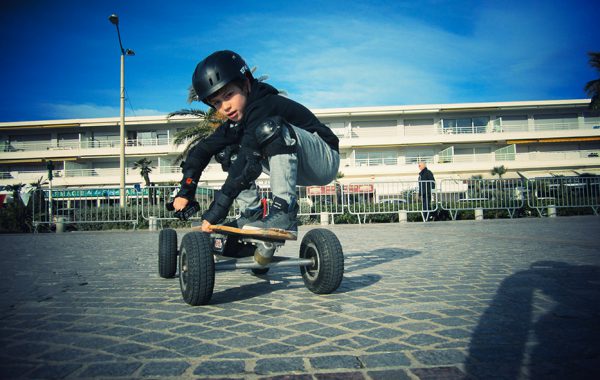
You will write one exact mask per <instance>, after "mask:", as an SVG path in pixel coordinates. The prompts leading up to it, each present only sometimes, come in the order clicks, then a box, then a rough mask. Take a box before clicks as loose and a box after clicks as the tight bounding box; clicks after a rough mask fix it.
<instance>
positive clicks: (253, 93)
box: [248, 79, 279, 105]
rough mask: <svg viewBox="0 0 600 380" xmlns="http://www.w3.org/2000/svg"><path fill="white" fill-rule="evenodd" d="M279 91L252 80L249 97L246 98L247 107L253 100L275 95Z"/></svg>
mask: <svg viewBox="0 0 600 380" xmlns="http://www.w3.org/2000/svg"><path fill="white" fill-rule="evenodd" d="M277 94H279V90H277V89H276V88H275V87H273V86H271V85H270V84H267V83H264V82H259V81H257V80H256V79H254V80H253V81H252V83H251V87H250V96H249V97H248V105H250V104H252V103H253V102H254V101H255V100H257V99H261V98H263V97H265V96H267V95H277Z"/></svg>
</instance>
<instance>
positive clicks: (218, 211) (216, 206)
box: [202, 191, 233, 224]
mask: <svg viewBox="0 0 600 380" xmlns="http://www.w3.org/2000/svg"><path fill="white" fill-rule="evenodd" d="M232 204H233V198H230V197H228V196H227V195H225V194H223V193H222V192H221V191H218V192H217V193H215V200H214V201H212V203H211V204H210V207H209V208H208V210H207V211H206V212H205V213H204V214H203V215H202V219H204V220H207V221H208V222H209V223H210V224H219V223H221V222H222V221H223V220H224V219H225V218H226V217H227V214H228V213H229V208H230V207H231V205H232Z"/></svg>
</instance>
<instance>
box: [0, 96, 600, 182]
mask: <svg viewBox="0 0 600 380" xmlns="http://www.w3.org/2000/svg"><path fill="white" fill-rule="evenodd" d="M588 106H589V99H576V100H547V101H521V102H493V103H492V102H489V103H463V104H429V105H407V106H388V107H355V108H334V109H314V110H313V112H314V113H315V114H316V115H317V117H318V118H319V119H320V120H321V121H322V122H323V123H324V124H326V125H327V126H329V127H330V128H331V129H332V130H333V131H334V133H335V134H336V135H337V136H338V137H339V138H340V153H341V157H342V160H341V166H340V172H341V173H343V175H344V176H343V178H342V179H341V182H345V183H357V182H387V181H405V180H415V179H416V177H417V174H418V169H417V162H418V161H426V162H427V163H428V167H429V168H430V169H431V170H432V171H433V172H434V174H435V176H436V179H444V178H454V179H468V178H471V177H472V176H482V177H483V178H488V177H491V174H490V171H491V170H492V168H494V167H496V166H501V165H503V166H504V167H505V168H506V169H507V170H508V171H507V173H506V174H505V175H504V176H503V177H504V178H530V177H540V176H560V175H579V174H583V173H590V174H600V113H599V112H591V111H590V110H589V107H588ZM197 122H198V120H197V119H194V118H189V117H174V118H167V117H166V116H147V117H146V116H136V117H128V118H126V134H127V138H126V165H125V167H126V184H127V186H128V187H132V186H134V185H135V184H142V185H143V179H142V177H141V176H140V173H139V171H137V170H134V169H133V163H134V162H135V161H137V160H139V159H140V158H147V159H148V160H151V161H152V166H153V167H154V168H153V170H152V173H151V174H150V179H151V181H152V182H154V183H156V184H166V183H173V182H177V181H179V180H180V179H181V174H180V168H179V166H178V165H177V164H176V162H175V158H176V156H177V155H178V154H179V153H180V152H182V151H183V146H175V145H174V144H173V137H174V135H175V133H176V132H177V131H179V130H182V129H184V128H187V127H190V126H192V125H194V124H195V123H197ZM119 146H120V142H119V118H118V117H114V118H100V119H70V120H42V121H26V122H4V123H0V185H11V184H16V183H32V182H35V181H37V180H39V179H40V178H41V177H44V178H46V177H47V161H48V160H52V162H53V163H54V180H53V185H54V186H57V187H94V188H97V187H112V188H115V187H118V186H119V179H120V170H119ZM225 177H226V175H225V173H223V172H222V171H221V168H220V165H219V164H217V163H216V162H212V163H211V164H210V165H209V166H208V167H207V168H206V170H205V172H204V174H203V176H202V179H201V180H202V181H201V182H202V184H203V185H205V186H218V185H220V184H221V183H222V182H223V181H224V180H225ZM259 180H260V181H263V180H266V177H264V175H263V176H262V177H261V178H260V179H259Z"/></svg>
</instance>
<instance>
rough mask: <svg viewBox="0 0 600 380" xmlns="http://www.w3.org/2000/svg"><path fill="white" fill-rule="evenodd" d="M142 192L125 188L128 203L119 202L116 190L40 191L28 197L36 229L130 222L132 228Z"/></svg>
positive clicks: (143, 195)
mask: <svg viewBox="0 0 600 380" xmlns="http://www.w3.org/2000/svg"><path fill="white" fill-rule="evenodd" d="M144 197H146V195H145V194H144V193H143V192H138V191H136V190H135V189H127V205H126V206H125V207H120V205H119V189H84V188H81V189H54V190H52V191H50V190H49V189H48V190H40V191H38V192H36V193H34V195H33V196H32V197H31V198H30V201H31V202H32V210H33V216H32V222H33V227H34V230H35V231H38V229H39V228H40V227H41V226H46V227H47V228H51V227H55V228H57V229H61V228H66V229H68V228H69V227H70V226H72V225H74V224H89V223H127V224H129V223H131V224H132V225H133V227H134V228H135V227H136V226H137V224H138V216H139V214H140V210H141V204H142V200H143V199H144Z"/></svg>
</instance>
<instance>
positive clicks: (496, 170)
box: [490, 165, 506, 179]
mask: <svg viewBox="0 0 600 380" xmlns="http://www.w3.org/2000/svg"><path fill="white" fill-rule="evenodd" d="M490 173H492V175H498V177H499V178H500V179H502V176H503V175H504V174H506V168H505V167H504V165H500V166H494V168H493V169H492V171H491V172H490Z"/></svg>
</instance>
